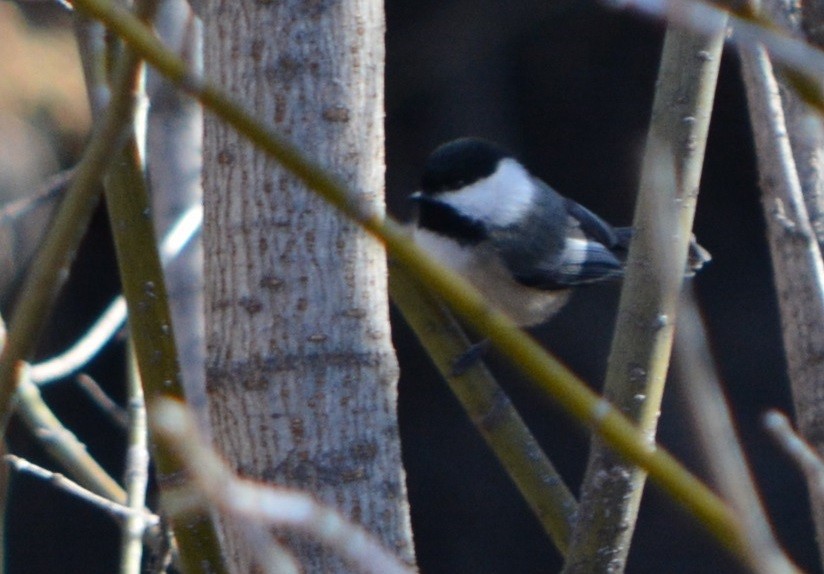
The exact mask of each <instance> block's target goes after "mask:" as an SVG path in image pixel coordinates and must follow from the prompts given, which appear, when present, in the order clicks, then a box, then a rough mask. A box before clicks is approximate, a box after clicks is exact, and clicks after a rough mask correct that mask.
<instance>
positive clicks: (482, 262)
mask: <svg viewBox="0 0 824 574" xmlns="http://www.w3.org/2000/svg"><path fill="white" fill-rule="evenodd" d="M410 199H411V200H412V201H413V202H414V204H416V206H417V209H416V216H415V218H414V220H413V226H412V236H413V240H414V241H415V243H416V244H417V245H418V246H419V247H421V248H422V249H423V250H424V251H426V252H427V253H429V254H430V255H431V256H432V257H434V258H435V259H436V260H438V261H439V262H440V263H441V264H443V265H445V266H446V267H449V268H451V269H453V270H454V271H456V272H457V273H459V274H460V275H462V276H463V277H464V278H465V279H467V280H468V281H469V282H470V283H471V284H472V285H473V286H474V287H475V288H476V289H477V290H478V291H479V292H480V293H481V294H482V295H483V296H484V297H485V298H486V299H487V300H488V301H490V302H491V303H492V304H493V305H494V306H495V307H497V308H498V309H500V310H501V311H503V312H504V313H505V314H506V315H507V316H509V318H510V319H511V320H512V321H514V322H515V323H516V324H517V325H519V326H521V327H531V326H535V325H539V324H541V323H545V322H546V321H548V320H549V319H550V318H551V317H552V316H553V315H555V314H556V313H557V312H558V311H559V310H560V309H561V308H562V307H563V306H564V305H565V304H566V303H567V301H568V299H569V296H570V293H571V292H572V291H573V290H574V289H575V288H577V287H579V286H583V285H590V284H594V283H600V282H604V281H611V280H617V279H620V278H621V277H622V276H623V274H624V264H625V260H626V255H627V251H628V248H629V243H630V240H631V238H632V228H631V227H613V226H612V225H610V224H609V223H607V222H606V221H604V220H603V219H601V218H600V217H599V216H598V215H596V214H595V213H593V212H592V211H590V210H589V209H587V208H586V207H584V206H582V205H581V204H579V203H577V202H575V201H573V200H571V199H569V198H567V197H564V196H562V195H561V194H559V193H558V192H557V191H555V190H554V189H553V188H552V187H550V186H549V185H548V184H546V183H545V182H543V181H542V180H541V179H539V178H537V177H535V176H533V175H532V174H531V173H530V172H529V171H528V170H527V169H526V168H525V167H524V166H523V164H522V163H521V162H519V161H518V160H517V159H516V158H515V156H513V155H512V154H511V153H510V152H508V151H507V150H505V149H504V148H502V147H500V146H498V145H497V144H495V143H492V142H490V141H487V140H484V139H480V138H475V137H465V138H460V139H457V140H454V141H450V142H448V143H445V144H443V145H441V146H439V147H438V148H436V149H435V150H434V151H433V152H432V153H431V154H430V155H429V157H428V158H427V159H426V161H425V163H424V166H423V171H422V176H421V180H420V188H419V189H418V191H416V192H415V193H413V194H411V195H410ZM709 259H710V256H709V253H708V252H707V251H706V250H704V249H703V248H702V247H701V246H699V245H698V243H697V242H696V241H695V240H694V238H693V240H692V242H691V246H690V262H689V266H688V269H687V274H692V273H694V272H695V271H696V270H698V269H699V268H700V267H701V266H702V265H703V264H704V263H706V262H707V261H709Z"/></svg>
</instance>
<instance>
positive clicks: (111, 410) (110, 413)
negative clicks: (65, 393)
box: [75, 373, 129, 430]
mask: <svg viewBox="0 0 824 574" xmlns="http://www.w3.org/2000/svg"><path fill="white" fill-rule="evenodd" d="M75 381H76V382H77V386H79V387H80V388H81V389H82V390H83V391H84V392H85V393H86V396H88V397H89V398H90V399H91V401H92V402H93V403H94V404H95V405H97V407H98V408H99V409H100V410H101V411H103V413H104V414H105V415H106V416H107V417H109V420H111V421H112V422H113V423H114V424H116V425H117V426H118V427H120V428H122V429H124V430H126V429H127V428H128V427H129V415H128V413H127V412H126V410H125V409H123V408H121V407H120V405H118V404H117V403H116V402H114V401H113V400H112V398H111V397H110V396H109V395H107V394H106V391H104V390H103V389H102V388H101V387H100V385H98V384H97V381H95V380H94V379H93V378H91V377H90V376H89V375H86V374H84V373H81V374H79V375H77V377H75Z"/></svg>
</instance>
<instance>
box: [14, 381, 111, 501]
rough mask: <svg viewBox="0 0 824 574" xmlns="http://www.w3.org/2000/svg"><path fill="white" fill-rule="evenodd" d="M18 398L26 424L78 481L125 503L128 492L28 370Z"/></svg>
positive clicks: (19, 409)
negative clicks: (49, 401) (65, 423)
mask: <svg viewBox="0 0 824 574" xmlns="http://www.w3.org/2000/svg"><path fill="white" fill-rule="evenodd" d="M17 397H18V407H17V408H18V411H19V413H20V416H21V418H22V419H23V421H24V422H25V423H26V426H28V427H29V429H31V431H32V433H33V434H34V435H35V436H36V437H37V438H38V439H39V440H40V441H41V442H42V444H43V446H44V447H45V448H46V451H47V452H48V453H49V454H50V455H51V456H53V457H54V458H55V460H57V461H58V462H60V464H61V465H63V467H64V468H66V469H67V470H68V472H69V474H71V476H72V477H74V479H75V480H77V481H78V482H79V483H80V484H82V485H83V487H84V488H88V489H89V490H91V491H93V492H94V493H96V494H98V495H100V496H104V497H106V498H108V499H109V500H112V501H114V502H116V503H118V504H125V503H126V493H125V491H124V490H123V489H122V488H121V487H120V485H119V484H118V483H117V481H115V480H114V479H113V478H112V477H111V476H109V474H108V473H107V472H106V471H105V470H104V469H103V467H101V466H100V465H99V464H98V463H97V461H96V460H95V459H94V458H93V457H92V456H91V455H90V454H89V453H88V451H87V450H86V446H85V445H84V444H83V443H81V442H80V441H79V440H78V439H77V437H76V436H75V435H74V433H72V432H71V431H70V430H69V429H67V428H66V427H64V426H63V424H62V423H61V422H60V420H59V419H58V418H57V417H56V416H55V414H54V413H53V412H52V411H51V409H50V408H49V407H48V405H47V404H46V403H45V401H44V400H43V397H42V396H41V395H40V389H39V388H38V387H37V385H35V384H34V383H32V382H31V381H30V380H29V379H28V377H27V376H26V374H25V370H24V371H23V372H22V376H21V379H20V382H19V383H18V389H17Z"/></svg>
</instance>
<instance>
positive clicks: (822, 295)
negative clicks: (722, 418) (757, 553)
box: [740, 47, 824, 557]
mask: <svg viewBox="0 0 824 574" xmlns="http://www.w3.org/2000/svg"><path fill="white" fill-rule="evenodd" d="M740 56H741V74H742V76H743V78H744V87H745V90H746V95H747V103H748V107H749V112H750V117H751V118H752V121H751V123H752V125H753V135H754V138H755V149H756V155H757V158H758V172H759V183H760V187H761V194H762V204H763V208H764V214H765V220H766V223H767V240H768V242H769V245H770V255H771V259H772V264H773V276H774V278H775V286H776V291H777V295H778V307H779V311H780V315H781V325H782V329H781V333H782V338H783V342H784V351H785V353H786V357H787V367H788V373H789V376H790V384H791V390H792V394H793V401H794V403H795V408H796V414H797V418H798V426H799V429H801V432H802V434H803V435H804V436H805V437H816V438H817V439H818V440H819V441H820V440H821V437H822V430H824V424H822V418H821V415H820V413H821V404H820V381H821V380H822V377H824V364H822V362H821V356H822V355H824V322H823V320H824V263H823V262H822V259H821V251H820V249H819V245H818V241H817V238H816V236H815V233H814V232H813V229H812V225H811V223H810V219H809V215H808V212H807V208H806V205H805V203H804V199H803V196H802V191H801V183H800V180H799V177H798V170H797V168H796V165H795V159H794V157H793V153H792V149H791V146H790V142H789V139H788V137H787V127H786V123H785V120H784V112H783V107H782V101H781V98H780V95H779V90H778V85H777V83H776V80H775V76H774V73H773V69H772V65H771V62H770V59H769V57H768V55H767V53H766V51H765V50H764V49H763V48H760V47H759V48H754V49H749V50H744V49H742V50H741V51H740ZM816 446H817V447H818V448H824V446H823V445H821V444H817V445H816ZM810 494H811V495H812V504H811V508H812V513H813V519H814V522H815V525H816V531H817V532H818V542H819V545H818V546H819V554H820V555H821V556H822V557H824V538H822V536H824V499H819V498H818V494H817V492H816V490H815V489H811V490H810Z"/></svg>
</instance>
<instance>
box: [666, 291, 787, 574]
mask: <svg viewBox="0 0 824 574" xmlns="http://www.w3.org/2000/svg"><path fill="white" fill-rule="evenodd" d="M675 336H676V346H675V348H676V351H677V352H676V355H675V357H676V361H675V366H676V370H677V372H678V374H679V379H680V383H681V385H680V388H681V392H682V393H683V394H684V395H685V396H686V397H687V402H688V404H689V410H690V414H691V415H692V419H693V427H694V428H695V430H696V432H697V434H698V437H699V439H700V440H701V445H702V447H703V448H702V449H701V452H702V453H704V456H705V457H706V459H707V461H708V462H709V466H710V469H711V470H712V474H713V476H714V477H715V479H716V483H717V484H718V485H719V488H720V489H721V492H722V494H723V495H724V498H725V499H727V500H729V501H730V502H731V503H732V505H733V508H735V510H736V512H737V514H738V516H739V517H740V519H741V523H742V524H743V526H744V529H745V531H746V532H747V537H746V540H747V553H748V554H749V563H750V566H751V567H752V569H753V571H755V572H758V573H759V574H797V573H799V572H800V570H799V569H798V568H797V567H796V566H795V565H794V564H793V563H792V561H791V560H790V559H789V558H788V557H787V556H786V555H785V554H784V552H783V551H782V549H781V547H780V545H779V544H778V541H777V540H776V539H775V535H774V534H773V531H772V527H771V526H770V521H769V519H768V517H767V515H766V513H765V511H764V507H763V505H762V504H761V500H760V498H759V496H758V492H757V490H756V486H755V483H754V481H753V479H752V475H751V474H750V469H749V467H748V465H747V461H746V459H745V458H744V452H743V450H742V448H741V443H740V441H739V440H738V437H737V436H736V433H735V427H734V425H733V421H732V415H731V414H730V410H729V408H728V406H727V401H726V398H725V397H724V392H723V391H722V389H721V383H720V381H719V380H718V375H717V369H716V367H715V365H714V362H713V359H712V356H711V354H710V350H709V348H708V346H707V338H708V337H707V333H706V328H705V326H704V324H703V321H702V319H701V315H700V312H699V310H698V305H697V303H696V301H695V294H694V292H693V290H692V289H689V288H687V289H685V290H684V292H683V294H682V297H681V308H680V310H679V314H678V329H677V330H676V333H675Z"/></svg>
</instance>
